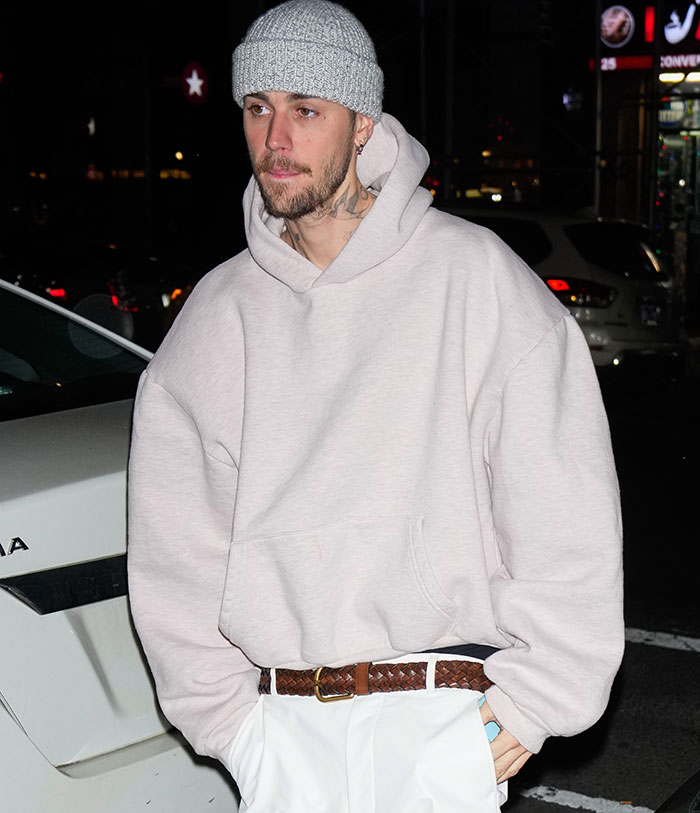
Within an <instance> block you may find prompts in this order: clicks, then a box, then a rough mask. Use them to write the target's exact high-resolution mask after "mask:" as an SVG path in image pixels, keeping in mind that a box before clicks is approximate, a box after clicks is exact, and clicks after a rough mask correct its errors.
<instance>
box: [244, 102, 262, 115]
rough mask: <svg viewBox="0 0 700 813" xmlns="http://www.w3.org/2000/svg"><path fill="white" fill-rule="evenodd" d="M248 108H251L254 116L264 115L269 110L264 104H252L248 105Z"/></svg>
mask: <svg viewBox="0 0 700 813" xmlns="http://www.w3.org/2000/svg"><path fill="white" fill-rule="evenodd" d="M248 110H250V112H251V113H252V114H253V115H254V116H262V115H264V114H265V113H266V112H267V108H266V107H265V106H264V105H262V104H251V105H249V106H248Z"/></svg>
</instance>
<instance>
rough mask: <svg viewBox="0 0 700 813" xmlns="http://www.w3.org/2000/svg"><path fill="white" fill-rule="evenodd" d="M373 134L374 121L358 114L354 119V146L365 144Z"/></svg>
mask: <svg viewBox="0 0 700 813" xmlns="http://www.w3.org/2000/svg"><path fill="white" fill-rule="evenodd" d="M373 132H374V120H373V119H371V118H370V117H369V116H365V115H364V114H363V113H358V114H357V118H356V119H355V144H363V145H364V144H366V143H367V142H368V141H369V140H370V138H372V133H373Z"/></svg>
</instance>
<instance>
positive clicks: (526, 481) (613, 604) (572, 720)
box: [486, 315, 624, 752]
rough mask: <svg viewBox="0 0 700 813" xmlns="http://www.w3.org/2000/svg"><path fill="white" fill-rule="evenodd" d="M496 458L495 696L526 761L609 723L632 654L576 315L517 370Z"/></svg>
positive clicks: (611, 489) (615, 518)
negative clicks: (547, 745)
mask: <svg viewBox="0 0 700 813" xmlns="http://www.w3.org/2000/svg"><path fill="white" fill-rule="evenodd" d="M487 444H488V448H487V451H486V453H487V457H488V461H489V465H490V475H491V484H492V499H493V516H494V530H495V533H496V539H497V543H498V549H499V554H500V557H501V560H502V564H501V566H500V567H499V568H498V570H497V571H496V572H495V574H494V576H493V578H492V580H491V592H492V596H493V603H494V611H495V617H496V623H497V625H498V627H499V629H500V630H501V631H502V632H503V633H504V634H505V635H506V636H507V637H508V638H510V639H511V640H512V642H513V646H512V648H509V649H504V650H502V651H501V652H498V653H496V654H495V655H493V656H492V657H490V658H489V659H488V661H487V672H488V675H489V677H490V678H491V680H493V681H494V683H495V684H496V685H494V686H493V687H491V688H490V689H489V690H488V692H487V697H488V700H489V703H490V705H491V707H492V709H493V712H494V714H495V715H496V717H497V719H498V720H499V721H500V723H501V724H502V725H503V726H504V727H505V728H506V729H507V730H508V731H510V732H511V733H512V734H513V735H514V736H515V737H516V738H517V739H518V740H519V741H520V742H521V743H522V744H523V745H524V746H525V747H526V748H527V749H528V750H530V751H533V752H536V751H539V750H540V748H541V746H542V743H543V741H544V739H545V738H546V737H547V736H549V735H560V736H570V735H573V734H577V733H579V732H580V731H583V730H584V729H586V728H588V727H589V726H591V725H593V723H595V722H596V720H597V719H598V718H599V717H600V716H601V714H602V713H603V711H604V709H605V707H606V705H607V702H608V697H609V693H610V688H611V685H612V681H613V678H614V676H615V674H616V672H617V669H618V667H619V664H620V660H621V657H622V651H623V647H624V623H623V617H622V555H621V554H622V530H621V520H620V505H619V491H618V485H617V477H616V473H615V466H614V461H613V456H612V450H611V444H610V435H609V431H608V424H607V418H606V415H605V411H604V408H603V404H602V399H601V396H600V389H599V386H598V381H597V378H596V374H595V369H594V367H593V364H592V361H591V358H590V353H589V351H588V348H587V346H586V343H585V340H584V338H583V335H582V333H581V331H580V329H579V327H578V325H577V324H576V323H575V321H574V320H573V318H572V317H571V316H568V315H567V316H565V317H564V318H563V319H562V320H561V321H560V322H558V323H557V324H556V325H555V326H554V327H553V328H552V329H551V330H550V331H549V332H548V333H547V334H546V335H545V336H544V338H543V339H542V340H541V341H540V342H539V343H538V344H537V346H535V347H534V348H533V349H532V350H531V351H530V352H529V353H527V354H526V355H525V356H524V357H523V358H522V359H521V360H520V362H519V363H518V364H517V365H516V366H515V368H514V369H512V370H511V372H510V374H509V375H508V377H507V380H506V382H505V386H504V389H503V393H502V399H501V404H500V407H499V409H498V412H497V414H496V415H495V417H494V419H493V420H492V422H491V427H490V432H489V437H488V441H487Z"/></svg>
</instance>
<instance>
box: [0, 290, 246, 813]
mask: <svg viewBox="0 0 700 813" xmlns="http://www.w3.org/2000/svg"><path fill="white" fill-rule="evenodd" d="M149 358H150V354H149V353H148V352H147V351H145V350H142V349H141V348H139V347H137V346H136V345H133V344H131V343H130V342H128V341H126V340H124V339H122V338H121V337H118V336H116V335H114V334H111V333H109V332H108V331H106V330H104V329H103V328H100V327H98V326H96V325H94V324H92V323H90V322H87V321H86V320H85V319H82V318H81V317H79V316H76V315H75V314H73V313H71V312H70V311H67V310H64V309H62V308H59V307H57V306H55V305H53V304H52V303H50V302H47V301H46V300H44V299H40V298H39V297H37V296H35V295H33V294H31V293H28V292H26V291H22V290H20V289H18V288H16V287H14V286H12V285H10V284H8V283H6V282H3V281H0V448H2V468H1V470H0V618H1V619H2V649H0V754H1V755H2V767H1V768H0V800H1V801H0V807H1V808H2V810H6V811H8V813H9V812H10V811H12V813H84V812H85V813H87V811H91V813H134V811H144V812H145V811H148V813H156V811H158V813H200V811H201V813H224V811H225V812H226V813H233V811H236V810H237V809H238V805H237V801H236V793H235V787H234V785H233V783H232V781H231V779H230V777H229V776H228V774H227V773H226V772H225V771H224V769H223V768H222V767H220V766H218V764H217V763H214V762H213V761H212V760H202V759H200V758H198V757H196V756H195V755H194V754H193V753H192V751H191V750H190V748H189V746H188V745H186V744H185V743H184V741H183V740H182V738H181V737H180V736H178V735H177V734H176V733H175V732H173V731H172V730H171V729H170V726H169V725H168V723H167V722H166V720H165V719H164V718H163V717H162V715H161V713H160V711H159V709H158V706H157V704H156V700H155V696H154V691H153V686H152V683H151V678H150V674H149V671H148V668H147V666H146V664H145V662H144V659H143V655H142V653H141V649H140V647H139V645H138V642H137V639H136V637H135V633H134V630H133V628H132V625H131V621H130V616H129V609H128V604H127V582H126V562H125V558H126V526H125V518H126V501H125V497H126V473H125V466H126V461H127V454H128V445H129V431H130V423H131V409H132V399H133V395H134V392H135V387H136V382H137V380H138V377H139V374H140V373H141V371H142V370H143V368H144V366H145V365H146V363H147V361H148V359H149Z"/></svg>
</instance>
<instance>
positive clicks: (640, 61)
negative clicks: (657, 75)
mask: <svg viewBox="0 0 700 813" xmlns="http://www.w3.org/2000/svg"><path fill="white" fill-rule="evenodd" d="M699 3H700V0H681V2H680V3H679V2H678V0H660V2H657V3H656V4H654V5H652V4H651V3H649V2H642V1H640V0H628V2H626V3H625V4H624V5H619V4H616V5H611V6H608V7H607V8H605V9H604V10H603V12H602V14H601V17H600V41H601V60H600V68H601V70H603V71H622V70H651V69H653V67H654V54H655V53H656V54H659V63H658V67H659V68H660V69H663V70H694V69H697V68H698V66H700V8H698V4H699ZM594 65H595V63H594V62H593V60H591V62H590V66H591V68H592V67H594Z"/></svg>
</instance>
